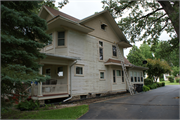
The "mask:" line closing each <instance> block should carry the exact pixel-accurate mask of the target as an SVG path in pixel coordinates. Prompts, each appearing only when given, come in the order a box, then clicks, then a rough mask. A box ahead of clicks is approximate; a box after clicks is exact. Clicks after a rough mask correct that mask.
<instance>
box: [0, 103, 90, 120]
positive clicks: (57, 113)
mask: <svg viewBox="0 0 180 120" xmlns="http://www.w3.org/2000/svg"><path fill="white" fill-rule="evenodd" d="M88 109H89V107H88V105H81V106H75V107H68V108H62V109H55V110H39V111H11V112H8V113H5V114H4V115H3V114H2V119H77V118H79V117H80V116H82V115H83V114H85V113H86V112H87V111H88ZM3 116H5V117H4V118H3Z"/></svg>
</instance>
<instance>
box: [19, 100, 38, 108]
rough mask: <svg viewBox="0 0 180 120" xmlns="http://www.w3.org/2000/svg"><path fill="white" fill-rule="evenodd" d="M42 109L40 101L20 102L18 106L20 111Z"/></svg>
mask: <svg viewBox="0 0 180 120" xmlns="http://www.w3.org/2000/svg"><path fill="white" fill-rule="evenodd" d="M39 107H40V104H39V102H38V101H35V102H34V101H33V100H29V101H28V100H26V101H23V102H20V103H19V104H18V105H17V108H18V109H21V110H33V109H39Z"/></svg>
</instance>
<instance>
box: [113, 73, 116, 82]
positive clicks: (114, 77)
mask: <svg viewBox="0 0 180 120" xmlns="http://www.w3.org/2000/svg"><path fill="white" fill-rule="evenodd" d="M115 74H116V73H115V70H113V82H114V83H116V75H115Z"/></svg>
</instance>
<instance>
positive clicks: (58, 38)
mask: <svg viewBox="0 0 180 120" xmlns="http://www.w3.org/2000/svg"><path fill="white" fill-rule="evenodd" d="M60 32H64V45H58V43H59V39H63V38H59V33H60ZM56 47H66V31H57V45H56Z"/></svg>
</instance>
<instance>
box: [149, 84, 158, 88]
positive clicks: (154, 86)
mask: <svg viewBox="0 0 180 120" xmlns="http://www.w3.org/2000/svg"><path fill="white" fill-rule="evenodd" d="M147 87H149V88H150V89H156V88H157V84H156V83H153V84H151V85H147Z"/></svg>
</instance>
